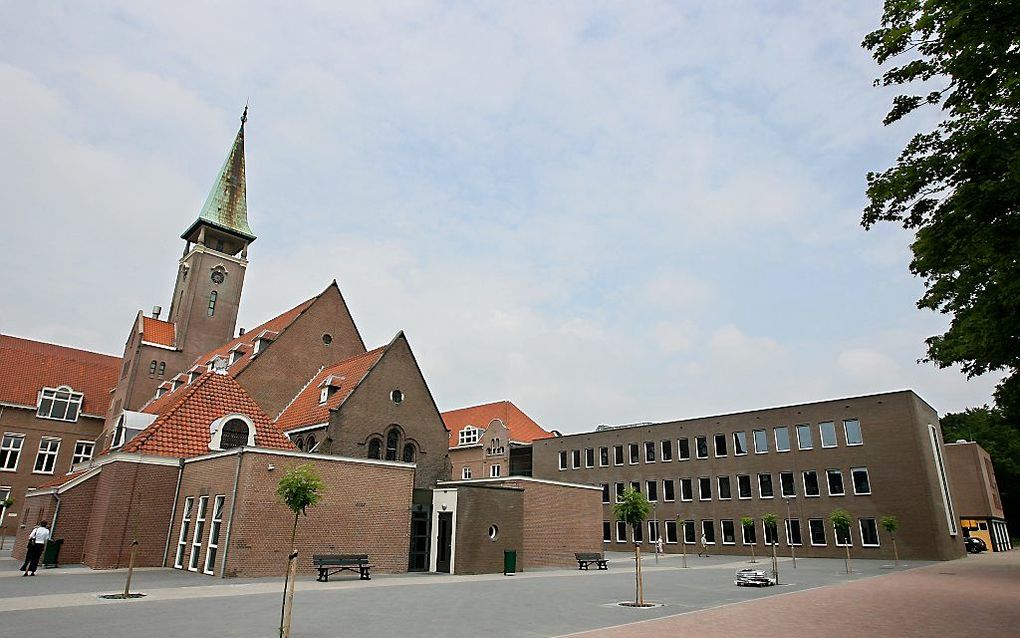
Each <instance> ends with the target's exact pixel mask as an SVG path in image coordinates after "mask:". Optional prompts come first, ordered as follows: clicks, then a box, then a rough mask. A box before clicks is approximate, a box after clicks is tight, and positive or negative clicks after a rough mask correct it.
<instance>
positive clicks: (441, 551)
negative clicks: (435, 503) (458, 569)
mask: <svg viewBox="0 0 1020 638" xmlns="http://www.w3.org/2000/svg"><path fill="white" fill-rule="evenodd" d="M452 542H453V512H440V513H439V530H438V532H437V534H436V571H437V572H446V573H447V574H449V573H450V558H451V557H452V556H453V547H452Z"/></svg>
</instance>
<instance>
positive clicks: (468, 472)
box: [460, 467, 563, 479]
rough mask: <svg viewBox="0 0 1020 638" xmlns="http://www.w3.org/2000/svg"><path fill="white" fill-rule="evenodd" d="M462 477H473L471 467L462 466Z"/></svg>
mask: <svg viewBox="0 0 1020 638" xmlns="http://www.w3.org/2000/svg"><path fill="white" fill-rule="evenodd" d="M560 469H561V470H562V469H563V468H562V467H561V468H560ZM460 477H461V478H462V479H469V478H471V468H469V467H465V468H462V469H461V471H460Z"/></svg>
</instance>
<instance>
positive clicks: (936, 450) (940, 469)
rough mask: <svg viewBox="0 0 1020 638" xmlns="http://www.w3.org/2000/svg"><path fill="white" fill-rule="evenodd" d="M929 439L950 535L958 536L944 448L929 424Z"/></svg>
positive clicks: (932, 426)
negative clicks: (943, 452)
mask: <svg viewBox="0 0 1020 638" xmlns="http://www.w3.org/2000/svg"><path fill="white" fill-rule="evenodd" d="M928 439H929V441H930V442H931V451H932V456H933V457H934V459H935V470H936V472H937V473H938V479H939V485H940V486H941V487H942V507H943V508H944V509H945V512H946V522H947V523H948V524H949V535H950V536H956V534H957V532H958V528H957V527H956V523H957V521H956V510H955V508H954V507H953V496H952V493H951V492H950V491H949V479H948V478H946V465H945V461H944V459H943V458H942V446H941V445H939V435H938V433H937V432H936V430H935V426H934V425H932V424H931V423H929V424H928Z"/></svg>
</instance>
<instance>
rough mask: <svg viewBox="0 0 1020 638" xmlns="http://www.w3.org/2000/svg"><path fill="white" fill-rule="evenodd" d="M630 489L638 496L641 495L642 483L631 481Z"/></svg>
mask: <svg viewBox="0 0 1020 638" xmlns="http://www.w3.org/2000/svg"><path fill="white" fill-rule="evenodd" d="M630 489H632V490H634V491H635V492H637V493H638V494H640V493H641V481H631V482H630Z"/></svg>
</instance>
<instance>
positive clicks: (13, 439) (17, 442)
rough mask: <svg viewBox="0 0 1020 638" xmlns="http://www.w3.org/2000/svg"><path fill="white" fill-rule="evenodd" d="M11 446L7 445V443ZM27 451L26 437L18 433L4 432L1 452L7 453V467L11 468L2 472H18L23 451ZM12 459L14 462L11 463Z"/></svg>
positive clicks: (0, 443)
mask: <svg viewBox="0 0 1020 638" xmlns="http://www.w3.org/2000/svg"><path fill="white" fill-rule="evenodd" d="M8 442H9V443H10V444H9V445H5V444H6V443H8ZM23 449H25V435H24V434H19V433H17V432H4V435H3V438H2V439H0V452H7V465H8V466H9V467H2V468H0V472H17V471H18V463H20V462H21V451H22V450H23ZM11 459H13V460H14V462H13V463H12V462H11Z"/></svg>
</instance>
